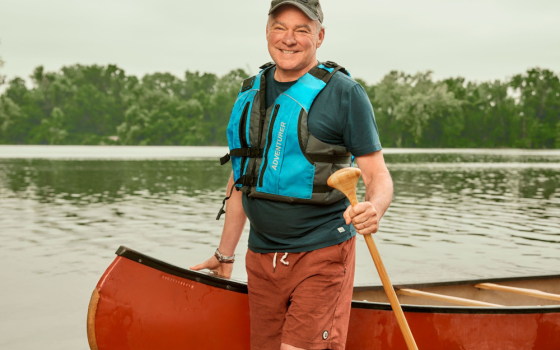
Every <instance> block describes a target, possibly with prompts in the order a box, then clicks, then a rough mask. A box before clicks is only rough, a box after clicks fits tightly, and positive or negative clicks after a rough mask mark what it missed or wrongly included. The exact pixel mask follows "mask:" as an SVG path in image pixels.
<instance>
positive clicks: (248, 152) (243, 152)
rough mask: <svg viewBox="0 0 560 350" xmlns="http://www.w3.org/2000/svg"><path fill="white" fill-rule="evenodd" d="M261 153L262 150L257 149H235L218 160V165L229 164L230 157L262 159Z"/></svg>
mask: <svg viewBox="0 0 560 350" xmlns="http://www.w3.org/2000/svg"><path fill="white" fill-rule="evenodd" d="M263 153H264V150H263V149H260V148H258V147H245V148H235V149H232V150H231V151H229V153H228V154H226V155H225V156H223V157H222V158H220V164H221V165H224V164H226V163H227V162H229V160H230V159H231V157H247V158H262V156H263Z"/></svg>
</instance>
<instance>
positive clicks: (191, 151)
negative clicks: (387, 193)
mask: <svg viewBox="0 0 560 350" xmlns="http://www.w3.org/2000/svg"><path fill="white" fill-rule="evenodd" d="M227 152H228V148H227V147H222V146H50V145H0V159H123V160H126V159H130V160H134V159H198V158H201V159H213V158H214V159H217V158H219V157H222V156H224V155H225V154H226V153H227ZM383 153H384V154H388V155H391V154H480V155H502V156H559V157H560V150H532V149H513V148H494V149H493V148H385V149H383Z"/></svg>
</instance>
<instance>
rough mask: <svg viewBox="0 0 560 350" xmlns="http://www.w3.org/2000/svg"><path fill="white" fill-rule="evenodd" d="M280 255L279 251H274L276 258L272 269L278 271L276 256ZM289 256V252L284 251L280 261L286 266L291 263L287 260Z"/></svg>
mask: <svg viewBox="0 0 560 350" xmlns="http://www.w3.org/2000/svg"><path fill="white" fill-rule="evenodd" d="M277 256H278V252H276V253H274V259H272V271H273V272H276V257H277ZM287 257H288V253H284V256H283V257H282V258H281V259H280V262H281V263H282V264H284V265H286V266H288V265H290V262H289V261H286V258H287Z"/></svg>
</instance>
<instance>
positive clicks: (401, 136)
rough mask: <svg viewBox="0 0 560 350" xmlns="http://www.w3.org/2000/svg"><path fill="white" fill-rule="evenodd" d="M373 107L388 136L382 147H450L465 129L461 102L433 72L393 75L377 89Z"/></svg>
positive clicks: (386, 77)
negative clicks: (435, 80) (434, 76)
mask: <svg viewBox="0 0 560 350" xmlns="http://www.w3.org/2000/svg"><path fill="white" fill-rule="evenodd" d="M373 103H374V105H376V106H378V111H379V112H378V114H377V115H378V120H379V121H378V123H379V127H380V130H382V133H383V132H385V130H387V131H388V132H389V135H387V136H386V137H384V139H383V140H382V143H383V141H389V142H388V143H389V146H392V145H394V146H397V147H449V145H450V144H453V142H454V140H456V138H457V137H458V136H459V135H460V133H461V132H462V130H463V127H464V123H463V115H462V113H461V109H460V102H459V101H458V100H457V99H456V98H455V96H454V94H453V93H452V92H450V91H448V90H447V85H445V84H444V83H442V82H434V81H433V80H432V72H430V71H428V72H424V73H417V74H415V75H408V74H405V73H402V72H396V71H393V72H390V73H389V74H387V75H386V76H385V77H384V78H383V79H382V81H381V82H380V83H379V84H378V85H377V86H376V88H375V97H374V100H373ZM389 138H390V139H389ZM385 144H387V143H385Z"/></svg>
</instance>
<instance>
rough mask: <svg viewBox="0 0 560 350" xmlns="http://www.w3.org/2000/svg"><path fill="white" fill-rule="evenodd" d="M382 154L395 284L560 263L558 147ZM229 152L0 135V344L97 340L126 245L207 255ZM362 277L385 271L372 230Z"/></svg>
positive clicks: (167, 253) (182, 255)
mask: <svg viewBox="0 0 560 350" xmlns="http://www.w3.org/2000/svg"><path fill="white" fill-rule="evenodd" d="M384 153H385V159H386V161H387V163H388V167H389V170H390V171H391V175H392V177H393V181H394V183H395V197H394V200H393V204H392V206H391V208H390V209H389V211H388V212H387V214H386V216H385V218H384V219H383V221H382V222H381V230H380V232H379V233H378V234H376V235H375V240H376V242H377V243H378V246H379V250H380V252H381V255H382V257H383V259H384V262H385V265H386V267H387V270H388V272H389V275H390V276H391V279H392V281H393V282H394V283H399V282H400V283H402V282H418V281H441V280H449V279H466V278H478V277H503V276H520V275H535V274H549V273H560V189H559V184H560V152H557V151H518V150H504V151H501V150H390V149H389V150H386V151H384ZM223 154H225V150H224V149H223V148H211V147H201V148H188V147H168V148H166V147H46V146H43V147H42V146H38V147H37V146H35V147H29V146H23V147H13V146H12V147H10V146H0V264H1V266H2V267H1V268H0V279H1V281H2V283H1V284H0V295H1V296H2V297H1V298H0V349H18V350H20V349H21V350H24V349H38V348H40V349H43V350H47V349H53V350H54V349H56V350H60V349H71V350H80V349H84V350H86V349H88V346H87V340H86V332H85V320H86V312H87V305H88V302H89V297H90V294H91V291H92V290H93V288H94V287H95V285H96V283H97V281H98V279H99V277H100V276H101V274H102V273H103V271H104V270H105V269H106V268H107V266H108V265H109V264H110V263H111V261H112V260H113V259H114V251H115V250H116V249H117V248H118V247H119V246H120V245H126V246H128V247H130V248H133V249H135V250H138V251H141V252H143V253H146V254H149V255H151V256H154V257H156V258H158V259H161V260H164V261H167V262H170V263H173V264H175V265H178V266H181V267H189V266H192V265H194V264H196V263H199V262H202V261H203V260H205V259H207V258H208V257H210V256H211V255H212V254H213V252H214V250H215V247H216V246H217V244H218V243H219V238H220V234H221V228H222V225H223V220H222V221H216V220H215V216H216V213H217V211H218V209H219V208H220V204H221V201H222V199H223V195H224V192H225V183H226V181H227V177H228V175H229V172H230V167H228V166H224V167H220V166H219V163H218V162H217V161H216V159H215V158H209V157H217V156H221V155H223ZM358 193H359V196H361V198H363V195H364V188H363V185H360V187H359V190H358ZM247 236H248V225H247V227H246V230H245V233H244V235H243V236H242V238H241V242H240V244H239V246H238V249H237V251H236V254H237V256H238V259H239V260H238V261H239V262H238V263H236V266H235V268H234V276H233V277H234V278H235V279H239V280H245V278H246V275H245V270H244V266H243V265H244V255H245V251H246V249H247V248H246V247H247V245H246V242H247ZM355 284H356V285H366V284H380V282H379V279H378V277H377V273H376V271H375V268H374V265H373V262H372V261H371V258H370V256H369V253H368V251H367V247H366V245H365V242H364V241H363V239H359V240H358V258H357V271H356V280H355Z"/></svg>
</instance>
